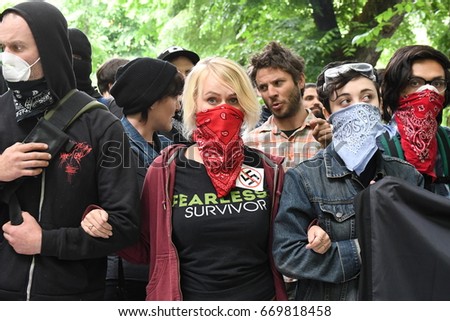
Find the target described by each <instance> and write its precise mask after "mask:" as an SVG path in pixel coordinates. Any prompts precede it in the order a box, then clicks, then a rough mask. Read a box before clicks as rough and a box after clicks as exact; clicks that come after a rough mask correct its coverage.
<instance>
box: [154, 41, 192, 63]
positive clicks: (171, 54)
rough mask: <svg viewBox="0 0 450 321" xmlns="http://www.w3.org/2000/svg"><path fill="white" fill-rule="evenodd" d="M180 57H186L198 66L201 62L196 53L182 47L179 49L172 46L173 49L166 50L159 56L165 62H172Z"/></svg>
mask: <svg viewBox="0 0 450 321" xmlns="http://www.w3.org/2000/svg"><path fill="white" fill-rule="evenodd" d="M178 57H186V58H188V59H189V60H190V61H191V62H192V63H193V64H194V65H196V64H197V62H198V61H199V60H200V57H199V56H198V55H197V54H196V53H195V52H193V51H190V50H187V49H184V48H182V47H178V46H172V47H169V48H167V49H165V50H164V51H163V52H161V53H160V54H159V56H158V59H161V60H165V61H172V60H174V59H175V58H178Z"/></svg>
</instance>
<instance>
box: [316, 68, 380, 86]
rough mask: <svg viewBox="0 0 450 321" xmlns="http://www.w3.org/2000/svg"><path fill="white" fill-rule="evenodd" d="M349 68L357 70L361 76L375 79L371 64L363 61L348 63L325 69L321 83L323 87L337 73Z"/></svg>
mask: <svg viewBox="0 0 450 321" xmlns="http://www.w3.org/2000/svg"><path fill="white" fill-rule="evenodd" d="M350 70H353V71H357V72H359V73H361V74H362V75H363V76H365V77H367V78H369V79H371V80H372V81H376V80H377V77H376V76H375V74H374V72H373V67H372V65H371V64H368V63H365V62H357V63H349V64H344V65H340V66H336V67H332V68H330V69H327V70H325V73H324V76H325V83H324V84H323V88H324V89H325V88H326V87H327V84H329V83H330V82H331V80H333V79H334V78H336V77H338V76H339V75H342V74H345V73H346V72H348V71H350Z"/></svg>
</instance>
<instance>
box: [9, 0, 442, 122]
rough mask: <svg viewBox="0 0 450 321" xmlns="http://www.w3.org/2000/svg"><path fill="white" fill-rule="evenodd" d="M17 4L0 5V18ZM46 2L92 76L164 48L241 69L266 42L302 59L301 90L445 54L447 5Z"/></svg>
mask: <svg viewBox="0 0 450 321" xmlns="http://www.w3.org/2000/svg"><path fill="white" fill-rule="evenodd" d="M19 2H21V1H11V0H9V1H8V0H3V1H2V4H0V10H3V9H5V8H7V7H9V6H11V5H14V4H16V3H19ZM48 2H50V3H52V4H54V5H55V6H57V7H58V8H59V9H60V10H61V11H62V12H63V14H64V15H65V16H66V18H67V21H68V24H69V27H77V28H79V29H81V30H82V31H84V32H85V33H86V34H87V36H88V37H89V39H90V40H91V43H92V47H93V70H94V71H95V70H96V69H97V68H98V67H99V66H100V64H101V63H103V62H104V61H105V60H107V59H109V58H111V57H124V58H134V57H138V56H148V57H156V56H157V55H158V54H159V52H161V51H162V50H164V49H165V48H166V47H169V46H171V45H178V46H182V47H185V48H188V49H190V50H193V51H195V52H197V53H198V54H199V55H200V57H207V56H213V55H217V56H224V57H228V58H230V59H233V60H235V61H237V62H239V63H241V64H242V65H243V66H247V65H248V62H249V58H250V57H251V55H252V54H254V53H256V52H259V51H261V50H262V48H263V47H264V46H265V45H266V44H267V43H268V42H270V41H272V40H275V41H279V42H281V43H282V44H284V45H285V46H287V47H289V48H291V49H293V50H294V51H295V52H297V53H298V54H300V55H301V56H303V57H304V58H305V61H306V67H307V68H306V77H307V81H309V82H314V81H315V79H316V77H317V75H318V74H319V72H320V70H321V69H322V67H323V66H324V65H325V64H327V63H328V62H331V61H336V60H357V61H366V62H369V63H371V64H373V65H375V66H377V67H384V66H385V65H386V63H387V61H388V60H389V58H390V56H391V55H392V53H393V52H394V51H395V50H396V49H397V48H399V47H401V46H404V45H410V44H419V43H420V44H429V45H431V46H433V47H435V48H436V49H438V50H441V51H442V52H444V53H445V54H447V55H449V54H450V33H449V32H448V30H449V29H450V28H449V27H450V0H439V1H431V0H415V1H404V0H383V1H380V0H334V1H333V0H279V1H266V0H234V1H230V0H153V1H152V0H53V1H48ZM94 78H95V77H94ZM447 111H448V110H447ZM447 114H448V112H447Z"/></svg>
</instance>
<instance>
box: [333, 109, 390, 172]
mask: <svg viewBox="0 0 450 321" xmlns="http://www.w3.org/2000/svg"><path fill="white" fill-rule="evenodd" d="M329 121H330V122H331V124H332V125H333V146H334V148H335V150H336V152H337V153H338V155H339V156H340V157H341V158H342V160H343V161H344V163H345V166H346V167H347V168H348V169H349V170H350V171H355V172H356V174H357V175H360V174H361V173H362V172H363V171H364V169H365V168H366V166H367V163H368V162H369V161H370V159H371V158H372V156H373V155H374V154H375V152H376V150H377V149H378V146H377V137H379V136H380V135H382V134H383V132H384V131H386V127H385V126H384V125H383V124H382V123H381V114H380V110H379V109H378V108H377V107H375V106H373V105H370V104H366V103H357V104H353V105H351V106H349V107H346V108H344V109H341V110H339V111H337V112H335V113H333V114H331V116H330V118H329Z"/></svg>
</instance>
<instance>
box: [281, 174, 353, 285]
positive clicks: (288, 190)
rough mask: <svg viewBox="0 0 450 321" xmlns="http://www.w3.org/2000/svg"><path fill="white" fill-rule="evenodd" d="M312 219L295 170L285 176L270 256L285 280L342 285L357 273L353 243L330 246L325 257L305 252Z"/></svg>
mask: <svg viewBox="0 0 450 321" xmlns="http://www.w3.org/2000/svg"><path fill="white" fill-rule="evenodd" d="M315 218H317V213H315V209H314V206H313V205H312V202H311V200H310V199H309V198H308V195H307V193H306V192H305V188H304V186H303V184H302V181H301V176H300V173H299V171H298V169H297V168H294V169H290V170H288V171H287V172H286V175H285V180H284V186H283V192H282V194H281V199H280V206H279V209H278V215H277V217H276V218H275V222H274V243H273V256H274V260H275V265H276V266H277V268H278V269H279V271H280V272H281V273H282V274H283V275H285V276H288V277H291V278H296V279H301V278H306V279H314V280H319V281H324V282H331V283H341V282H345V281H347V280H350V279H352V278H354V277H356V276H357V275H358V273H359V271H360V258H359V249H358V245H357V240H356V239H349V240H342V241H338V242H332V244H331V248H330V249H329V250H328V251H327V252H326V253H324V254H318V253H316V252H314V251H313V250H310V249H306V248H305V247H306V245H307V244H308V236H307V232H308V226H309V224H310V223H311V221H313V220H314V219H315Z"/></svg>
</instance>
